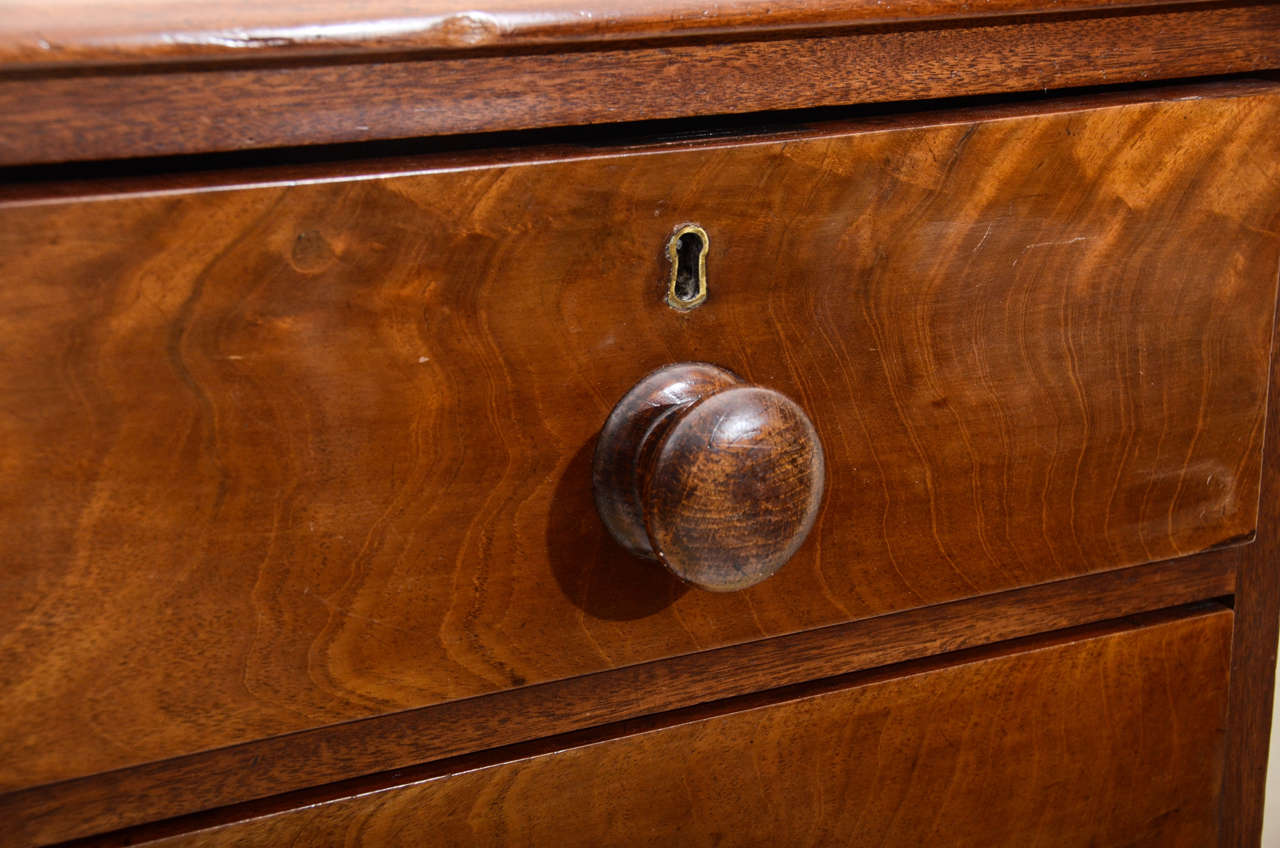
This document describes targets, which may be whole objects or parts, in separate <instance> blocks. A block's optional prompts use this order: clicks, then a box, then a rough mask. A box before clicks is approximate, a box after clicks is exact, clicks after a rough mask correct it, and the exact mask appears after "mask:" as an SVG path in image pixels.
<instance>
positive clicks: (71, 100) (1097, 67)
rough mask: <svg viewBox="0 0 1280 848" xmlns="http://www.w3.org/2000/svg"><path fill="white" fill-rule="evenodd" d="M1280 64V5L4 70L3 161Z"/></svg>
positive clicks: (675, 113)
mask: <svg viewBox="0 0 1280 848" xmlns="http://www.w3.org/2000/svg"><path fill="white" fill-rule="evenodd" d="M1277 66H1280V5H1276V4H1260V5H1251V6H1241V7H1211V8H1199V7H1194V6H1193V7H1188V8H1187V9H1186V10H1171V9H1162V10H1159V11H1154V12H1148V13H1132V14H1129V13H1124V14H1106V15H1100V16H1095V17H1088V16H1085V17H1081V16H1061V15H1055V16H1046V17H1040V18H1025V19H1019V20H1017V21H1012V22H1011V21H1004V22H994V23H968V24H963V25H955V24H946V25H939V26H938V27H935V28H929V27H921V26H909V27H904V28H900V29H891V28H890V29H886V28H862V29H853V30H842V31H836V32H830V33H827V34H825V36H824V37H811V36H808V35H805V36H799V37H795V36H792V37H785V38H769V39H764V40H756V41H735V42H709V43H708V42H698V43H683V42H682V43H676V44H670V45H659V44H653V43H640V44H630V45H621V46H613V47H609V48H607V49H595V50H579V51H574V52H567V53H555V52H532V53H527V54H523V55H503V54H492V53H481V54H476V55H474V56H456V55H447V56H442V57H439V58H428V59H421V58H416V57H415V58H413V59H412V60H410V59H405V60H401V61H392V60H387V61H379V62H346V63H336V64H329V65H315V64H296V63H287V64H274V65H273V64H267V65H262V66H255V67H251V68H233V69H227V68H217V67H206V68H181V69H175V70H173V71H171V72H160V71H156V70H154V69H152V70H147V69H133V70H130V71H128V72H127V73H120V74H116V73H101V74H94V73H85V74H75V75H71V76H60V75H52V76H39V75H36V76H30V75H17V76H15V75H13V74H10V75H8V76H7V77H6V76H5V75H3V74H0V114H4V115H5V116H6V120H5V121H4V122H3V125H0V165H21V164H32V163H52V162H63V161H73V160H96V159H111V158H117V157H136V156H161V155H170V154H188V153H205V152H214V151H229V150H238V149H247V148H264V147H278V146H295V145H312V144H332V143H346V142H359V141H369V140H374V139H396V138H410V137H415V136H424V135H433V134H454V133H477V132H488V131H498V130H517V129H528V128H533V127H551V126H566V125H575V124H600V123H608V122H618V121H639V120H651V119H661V118H678V117H685V116H692V115H707V114H741V113H748V112H758V111H766V110H779V109H795V108H805V107H817V106H836V105H846V104H854V103H874V102H889V101H899V100H910V99H922V98H944V97H956V96H965V95H975V94H990V93H1001V92H1015V91H1034V90H1040V89H1056V88H1066V87H1071V86H1087V85H1098V84H1109V83H1119V82H1132V81H1141V80H1156V79H1172V78H1177V77H1190V76H1200V75H1210V74H1232V73H1242V72H1249V71H1257V70H1262V69H1268V68H1274V67H1277ZM516 80H518V84H516V83H514V82H513V81H516Z"/></svg>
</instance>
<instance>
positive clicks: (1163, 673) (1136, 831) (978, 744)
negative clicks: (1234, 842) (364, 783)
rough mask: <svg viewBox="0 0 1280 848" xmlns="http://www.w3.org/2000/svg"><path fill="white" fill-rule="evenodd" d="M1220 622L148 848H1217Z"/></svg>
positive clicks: (632, 739)
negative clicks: (340, 847)
mask: <svg viewBox="0 0 1280 848" xmlns="http://www.w3.org/2000/svg"><path fill="white" fill-rule="evenodd" d="M1230 642H1231V613H1230V612H1229V611H1226V610H1219V611H1216V612H1210V613H1205V614H1200V615H1197V616H1195V617H1191V618H1187V619H1180V620H1179V619H1175V620H1173V621H1166V622H1163V623H1160V624H1155V625H1152V626H1148V627H1144V628H1141V629H1137V630H1127V631H1121V632H1118V633H1115V632H1113V633H1111V634H1108V635H1103V636H1094V637H1092V638H1083V639H1079V640H1077V641H1071V642H1067V643H1065V644H1056V645H1051V646H1048V647H1042V648H1039V649H1035V650H1028V651H1025V652H1019V653H1012V654H1006V655H1004V656H996V657H991V658H987V659H984V660H980V661H976V662H969V663H965V664H961V665H956V666H952V667H947V668H942V669H940V670H934V671H929V672H925V673H917V674H912V675H909V676H906V677H898V678H892V679H888V680H883V681H880V682H876V683H871V684H868V685H863V686H856V687H853V688H849V689H841V690H836V691H833V692H828V693H825V694H821V695H817V696H812V697H808V698H802V699H799V700H793V701H786V702H783V703H780V704H775V705H770V706H764V707H757V708H754V709H746V710H742V711H740V712H734V713H731V714H728V715H723V716H718V717H715V718H707V719H703V720H700V721H691V722H689V723H686V724H678V725H675V726H672V727H666V728H663V729H659V730H654V731H650V732H645V733H639V734H635V735H630V736H623V737H621V738H617V739H612V740H609V741H605V742H600V743H596V744H592V745H587V746H584V747H578V748H569V749H567V750H562V751H557V752H554V753H550V754H545V755H542V756H535V757H531V758H528V759H522V760H516V761H513V762H508V763H503V764H500V765H495V766H490V767H487V768H479V769H475V770H472V771H468V772H465V773H462V774H456V775H452V776H445V777H440V778H436V779H429V780H425V781H422V782H419V783H414V784H410V785H402V786H398V787H394V788H391V789H386V790H383V791H378V792H371V793H368V794H361V795H356V796H353V797H346V798H340V799H337V800H333V801H330V802H327V803H320V804H316V805H312V806H306V807H303V808H301V809H295V810H290V811H285V812H282V813H277V814H274V815H266V816H263V817H261V818H258V819H255V820H251V821H245V822H237V823H234V824H230V825H226V826H222V827H215V828H212V829H209V830H201V831H197V832H194V833H190V834H185V835H183V836H181V837H176V838H171V839H165V840H160V841H159V842H158V843H154V844H157V845H167V846H179V845H192V846H194V845H201V846H248V845H279V844H285V843H288V844H291V845H328V844H337V843H341V844H345V845H406V846H408V845H424V844H436V845H564V846H584V848H586V846H597V845H718V846H728V845H744V846H745V845H837V844H839V845H845V844H850V845H877V846H883V848H893V846H902V848H906V846H918V845H947V846H953V847H954V848H965V846H972V848H989V846H1010V848H1013V847H1014V846H1017V848H1022V846H1027V845H1054V846H1061V847H1062V848H1066V846H1081V847H1082V848H1083V846H1089V848H1103V847H1104V846H1126V848H1135V846H1151V848H1157V846H1158V848H1175V846H1186V848H1203V846H1206V845H1211V844H1213V843H1214V841H1215V834H1216V827H1217V824H1216V816H1217V797H1218V791H1219V784H1220V780H1221V775H1222V751H1223V746H1222V741H1223V724H1224V721H1225V714H1226V699H1227V694H1226V692H1227V690H1226V687H1227V665H1228V662H1229V657H1228V653H1229V648H1230Z"/></svg>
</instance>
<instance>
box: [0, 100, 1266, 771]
mask: <svg viewBox="0 0 1280 848" xmlns="http://www.w3.org/2000/svg"><path fill="white" fill-rule="evenodd" d="M1250 91H1251V93H1244V94H1241V95H1240V96H1235V97H1218V98H1208V99H1202V100H1185V99H1180V100H1176V101H1160V102H1154V103H1147V104H1130V105H1125V106H1115V107H1108V108H1098V109H1082V110H1075V111H1068V112H1058V113H1050V114H1043V115H1036V114H1027V115H1024V116H1022V117H1017V118H1008V119H1003V120H995V121H989V122H979V123H967V124H966V123H964V122H949V123H946V124H944V125H938V126H921V127H915V128H910V127H901V126H900V127H896V128H894V129H892V130H868V131H865V132H860V131H858V130H857V129H856V128H853V127H849V128H842V129H838V130H833V131H831V132H830V133H828V134H819V135H815V136H814V137H812V138H808V139H793V140H789V141H786V142H771V141H770V142H762V143H758V144H723V143H721V144H716V143H712V144H708V145H704V146H693V147H681V146H676V147H674V148H671V149H658V150H654V151H652V152H650V153H648V154H646V155H638V154H636V153H634V152H628V153H626V154H619V155H609V154H601V155H585V156H583V157H581V158H577V159H573V160H565V161H542V162H536V163H531V164H528V165H509V166H504V167H492V168H484V167H477V168H468V169H461V170H442V171H439V172H434V173H424V174H422V175H418V176H397V177H394V178H389V179H386V180H377V179H367V180H361V181H353V182H328V183H320V184H312V185H301V186H296V187H280V186H273V187H263V188H257V189H244V190H237V191H210V192H204V193H185V194H174V195H164V194H159V195H154V196H138V197H133V196H129V197H121V198H115V199H111V198H104V199H101V200H96V201H93V202H88V201H86V202H55V203H48V204H15V205H10V206H8V207H6V208H4V209H3V210H2V211H0V256H2V257H3V260H2V261H3V268H4V276H5V279H6V280H8V281H10V284H9V285H8V286H7V287H5V289H4V290H3V293H2V294H0V297H2V298H3V304H2V305H3V311H2V313H0V314H2V316H3V319H2V325H0V330H2V334H3V337H4V338H5V339H6V348H5V354H4V355H5V365H4V368H3V369H0V385H2V386H3V393H2V394H0V396H2V397H3V398H4V399H5V400H4V403H5V406H4V408H3V416H0V430H2V432H3V435H4V440H5V444H6V445H8V446H9V450H8V451H7V454H6V462H5V464H4V466H3V468H2V469H0V471H2V476H0V480H2V481H3V491H4V493H5V503H4V509H5V514H6V516H7V520H6V522H5V524H4V526H3V528H0V555H2V556H3V559H4V560H5V562H6V564H7V567H6V569H5V571H4V573H3V578H2V579H3V587H2V588H3V593H0V624H3V627H2V628H0V632H3V634H4V635H3V639H4V641H3V643H2V644H0V649H3V654H0V677H3V678H4V679H6V680H8V681H11V683H10V685H9V686H8V687H7V688H6V689H5V691H4V705H3V706H4V711H3V712H4V715H6V716H14V717H21V718H20V720H17V719H15V720H12V721H6V722H5V723H4V724H3V726H2V727H0V748H2V749H3V750H5V751H7V752H11V754H12V755H11V756H8V757H5V758H4V760H3V763H2V764H0V765H2V769H0V776H2V780H0V785H2V786H3V787H4V788H6V789H19V788H22V787H27V786H34V785H38V784H42V783H48V782H52V781H58V780H65V779H69V778H74V777H79V776H83V775H88V774H92V773H95V772H98V771H102V770H105V769H112V768H121V767H126V766H130V765H137V764H141V763H145V762H149V761H153V760H162V759H165V758H167V757H173V756H179V755H184V754H189V753H194V752H196V751H200V750H206V749H213V748H218V747H222V746H226V745H233V744H237V743H243V742H248V741H252V740H254V739H259V738H263V737H267V736H272V735H276V734H281V733H288V732H291V731H300V730H305V729H308V728H313V727H316V726H319V725H324V724H329V723H334V722H340V721H347V720H351V719H359V718H367V717H370V716H376V715H380V714H386V713H391V712H395V711H398V710H404V709H412V708H417V707H423V706H428V705H431V704H435V703H441V702H445V701H449V700H452V699H458V698H465V697H469V696H476V695H481V694H485V693H489V692H495V691H499V690H503V689H507V688H510V687H518V686H525V685H529V684H532V683H538V682H544V681H551V680H557V679H561V678H566V677H570V676H574V675H580V674H586V673H590V672H595V671H600V670H604V669H609V668H617V667H621V666H625V665H629V664H633V663H640V662H647V661H651V660H656V659H660V658H663V657H669V656H674V655H680V654H688V653H692V652H696V651H702V650H706V649H709V648H714V647H717V646H723V645H730V644H735V643H741V642H745V641H749V640H752V639H757V638H760V637H762V636H770V635H778V634H783V633H790V632H796V631H800V630H804V629H807V628H814V627H820V626H824V625H830V624H834V623H837V622H842V621H848V620H853V619H858V618H863V617H867V616H872V615H877V614H882V613H886V612H890V611H893V610H899V609H905V608H911V607H917V606H923V605H927V604H932V603H940V602H946V601H950V600H955V599H958V598H963V597H970V596H973V595H978V594H982V593H984V592H994V591H999V590H1003V589H1009V588H1012V587H1015V586H1019V585H1028V584H1034V583H1039V582H1044V581H1049V580H1056V579H1061V578H1065V577H1068V576H1072V575H1078V574H1083V573H1087V572H1090V571H1097V570H1099V569H1105V568H1114V567H1119V566H1123V565H1128V564H1132V563H1138V562H1146V561H1150V560H1154V559H1160V558H1167V557H1172V556H1177V555H1181V554H1186V553H1191V552H1194V551H1198V550H1203V549H1206V548H1210V547H1214V546H1218V545H1225V544H1231V543H1233V542H1237V541H1240V540H1241V539H1247V538H1248V537H1249V536H1250V534H1251V533H1252V531H1253V528H1254V523H1255V512H1256V505H1257V486H1258V478H1259V462H1260V457H1259V447H1260V439H1261V431H1262V414H1263V409H1264V402H1265V379H1266V373H1267V363H1268V359H1269V354H1270V332H1271V325H1270V316H1271V314H1272V308H1273V299H1274V295H1275V275H1276V267H1277V237H1276V232H1277V231H1278V230H1280V221H1277V216H1278V215H1280V204H1278V203H1277V202H1276V201H1277V194H1278V193H1280V150H1277V147H1278V146H1280V137H1277V135H1276V134H1275V133H1274V131H1273V130H1274V126H1275V123H1276V117H1277V111H1280V110H1278V101H1277V97H1276V95H1275V94H1273V93H1271V89H1269V88H1266V87H1263V88H1259V89H1256V90H1253V89H1250ZM1171 150H1176V151H1177V154H1176V156H1169V155H1166V154H1167V152H1168V151H1171ZM681 221H695V222H698V223H700V224H701V225H703V226H704V227H705V228H706V229H707V231H708V233H710V235H711V239H712V241H711V244H712V245H713V249H717V250H718V252H716V253H713V254H712V255H711V256H709V257H708V273H709V274H710V275H711V277H712V279H713V288H712V294H711V296H710V297H709V298H708V300H707V302H706V303H705V304H704V305H703V306H701V307H699V308H698V309H696V310H693V311H691V312H687V313H680V312H676V311H674V310H672V309H671V308H670V307H669V306H667V305H666V303H665V300H664V297H665V285H666V272H667V268H666V263H665V259H664V256H663V251H664V249H665V244H666V239H667V236H668V234H669V233H670V232H671V228H672V226H673V224H675V223H678V222H681ZM1192 247H1194V252H1193V253H1192V252H1189V250H1190V249H1191V248H1192ZM761 269H768V273H767V274H766V273H761ZM546 328H557V329H556V330H555V331H554V332H549V331H548V330H547V329H546ZM682 359H696V360H704V361H715V362H718V363H721V364H723V365H725V366H726V367H730V368H732V369H733V370H734V371H736V372H738V373H740V374H741V375H742V376H743V377H744V378H746V379H749V380H751V381H753V382H756V383H758V384H761V385H767V386H771V387H774V388H776V389H778V390H780V391H782V392H783V393H785V394H786V395H788V396H789V397H792V398H793V399H795V400H796V401H797V402H798V403H800V404H801V405H802V406H803V408H804V409H806V410H808V411H809V413H810V417H811V418H812V420H813V421H814V423H815V426H816V427H817V429H818V432H819V435H820V436H821V438H822V442H823V444H824V445H825V446H826V447H827V450H828V495H827V500H826V505H825V508H824V510H823V512H822V513H821V514H820V516H819V520H818V524H817V526H816V528H815V530H814V533H813V534H812V536H811V537H810V541H809V543H808V544H807V545H806V546H805V547H804V548H803V549H802V550H801V551H800V552H799V554H798V555H797V557H796V558H795V559H794V560H793V561H792V562H791V563H790V564H789V565H788V566H787V568H785V569H784V570H783V571H782V572H780V573H779V574H778V575H777V576H776V577H775V578H773V579H772V580H769V581H766V582H765V583H763V584H760V585H759V586H757V587H754V588H752V589H749V590H746V591H743V592H740V593H733V594H731V595H714V594H711V593H704V592H685V591H684V590H683V587H682V586H680V585H679V584H678V583H676V582H675V581H673V580H671V579H669V578H666V577H664V576H663V574H662V572H661V570H659V569H654V568H652V567H651V566H648V565H646V564H644V563H638V562H635V561H634V560H633V559H632V558H630V557H629V556H628V555H626V554H625V552H623V551H621V550H620V549H618V548H617V547H616V546H614V545H613V544H612V542H610V541H609V539H608V535H607V532H606V531H605V529H604V527H603V526H601V525H600V524H599V523H598V522H597V521H596V520H595V519H594V517H593V505H592V497H591V486H590V458H591V451H592V448H593V439H594V436H595V433H596V430H597V429H598V428H599V426H600V423H601V422H602V421H603V420H604V418H605V416H606V415H607V413H608V411H609V409H610V407H611V405H612V404H613V402H614V401H615V400H616V399H617V398H618V397H621V395H622V394H623V393H624V392H625V391H626V390H627V389H628V388H629V387H630V386H631V385H633V384H634V382H635V381H636V380H637V379H639V377H641V376H642V375H643V374H644V373H646V372H647V371H649V370H652V369H653V368H655V367H657V366H659V365H661V364H663V363H666V362H671V361H679V360H682Z"/></svg>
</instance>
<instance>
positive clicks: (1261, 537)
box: [1220, 316, 1280, 848]
mask: <svg viewBox="0 0 1280 848" xmlns="http://www.w3.org/2000/svg"><path fill="white" fill-rule="evenodd" d="M1277 328H1278V329H1280V316H1278V323H1277ZM1271 397H1272V398H1276V397H1280V369H1277V368H1276V366H1275V363H1274V361H1273V363H1272V366H1271ZM1267 419H1268V420H1267V436H1266V443H1265V445H1264V453H1265V456H1266V457H1267V470H1266V472H1265V473H1264V474H1263V478H1262V491H1261V493H1260V498H1259V500H1260V506H1259V515H1258V538H1257V541H1256V542H1255V543H1254V544H1252V545H1249V546H1247V547H1245V548H1240V549H1236V550H1233V551H1230V552H1226V553H1228V554H1229V555H1230V556H1232V558H1234V559H1235V560H1236V568H1237V571H1238V574H1237V587H1236V592H1235V601H1234V606H1235V611H1236V627H1235V635H1234V639H1233V644H1232V647H1231V705H1230V717H1231V720H1230V725H1229V734H1228V737H1227V760H1226V763H1227V769H1226V775H1225V779H1224V787H1225V788H1224V791H1223V804H1222V840H1221V843H1220V844H1221V845H1223V846H1226V848H1256V846H1258V845H1259V844H1260V840H1261V839H1262V823H1263V807H1264V802H1265V801H1266V799H1267V768H1268V765H1267V760H1268V755H1269V753H1270V742H1271V733H1272V731H1273V728H1272V722H1271V704H1272V698H1273V697H1274V696H1275V675H1276V642H1277V638H1278V637H1280V567H1277V566H1278V564H1280V472H1278V471H1277V468H1276V458H1277V457H1280V407H1278V406H1277V404H1275V403H1272V404H1271V405H1270V408H1269V409H1268V412H1267ZM1271 767H1272V768H1280V765H1277V764H1276V763H1272V764H1271ZM1273 803H1274V799H1273Z"/></svg>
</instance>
